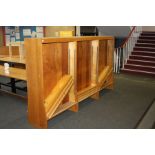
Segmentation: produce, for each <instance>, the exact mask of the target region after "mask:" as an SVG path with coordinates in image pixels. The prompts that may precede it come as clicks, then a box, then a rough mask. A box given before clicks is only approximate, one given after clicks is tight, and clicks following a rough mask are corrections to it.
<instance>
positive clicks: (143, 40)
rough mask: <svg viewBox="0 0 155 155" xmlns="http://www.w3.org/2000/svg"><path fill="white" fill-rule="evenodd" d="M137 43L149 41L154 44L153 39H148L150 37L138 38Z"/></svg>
mask: <svg viewBox="0 0 155 155" xmlns="http://www.w3.org/2000/svg"><path fill="white" fill-rule="evenodd" d="M137 43H151V44H155V41H154V40H150V39H138V40H137Z"/></svg>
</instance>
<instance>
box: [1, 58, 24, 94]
mask: <svg viewBox="0 0 155 155" xmlns="http://www.w3.org/2000/svg"><path fill="white" fill-rule="evenodd" d="M0 62H7V63H9V64H10V73H9V74H6V73H5V72H4V66H2V65H0V76H4V77H8V78H10V80H11V81H10V83H9V84H4V83H0V85H5V86H9V87H10V84H11V89H12V92H13V93H16V89H20V90H21V88H17V87H16V82H18V81H20V80H24V81H26V69H21V68H16V67H13V66H14V64H21V65H25V64H26V63H25V59H21V58H20V57H19V56H12V57H9V56H6V55H1V56H0ZM15 79H18V80H15ZM22 90H23V89H22ZM24 90H25V88H24Z"/></svg>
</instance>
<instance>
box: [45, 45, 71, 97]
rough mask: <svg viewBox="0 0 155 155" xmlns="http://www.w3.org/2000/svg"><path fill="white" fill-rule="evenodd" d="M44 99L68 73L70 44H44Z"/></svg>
mask: <svg viewBox="0 0 155 155" xmlns="http://www.w3.org/2000/svg"><path fill="white" fill-rule="evenodd" d="M43 51H44V52H43V74H44V79H43V80H44V88H45V89H44V97H45V98H46V97H47V96H48V94H49V93H50V91H51V90H52V89H53V88H54V86H55V85H56V84H57V82H58V81H59V80H60V79H61V78H62V76H63V75H64V74H67V73H68V44H67V43H52V44H43Z"/></svg>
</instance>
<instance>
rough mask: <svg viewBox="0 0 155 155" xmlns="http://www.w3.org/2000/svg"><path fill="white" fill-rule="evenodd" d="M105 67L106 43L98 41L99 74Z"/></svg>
mask: <svg viewBox="0 0 155 155" xmlns="http://www.w3.org/2000/svg"><path fill="white" fill-rule="evenodd" d="M106 65H107V41H106V40H100V41H99V67H98V71H99V74H100V73H101V72H102V70H103V69H104V67H105V66H106Z"/></svg>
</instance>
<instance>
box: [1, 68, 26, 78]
mask: <svg viewBox="0 0 155 155" xmlns="http://www.w3.org/2000/svg"><path fill="white" fill-rule="evenodd" d="M0 76H4V77H9V78H16V79H19V80H24V81H26V80H27V76H26V70H25V69H19V68H13V67H9V74H8V73H6V72H5V71H4V66H2V65H0Z"/></svg>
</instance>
